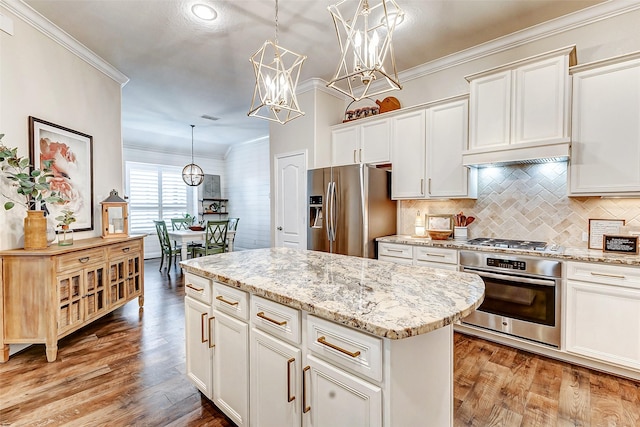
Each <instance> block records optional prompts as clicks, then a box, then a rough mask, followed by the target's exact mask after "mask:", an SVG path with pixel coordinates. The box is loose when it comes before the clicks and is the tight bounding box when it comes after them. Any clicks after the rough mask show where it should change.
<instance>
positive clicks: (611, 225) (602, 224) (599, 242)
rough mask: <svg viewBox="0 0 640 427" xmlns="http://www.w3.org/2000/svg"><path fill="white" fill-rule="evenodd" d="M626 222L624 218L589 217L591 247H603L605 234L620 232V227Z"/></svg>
mask: <svg viewBox="0 0 640 427" xmlns="http://www.w3.org/2000/svg"><path fill="white" fill-rule="evenodd" d="M624 224H625V220H624V219H593V218H589V246H588V247H589V249H602V248H603V239H602V238H603V236H604V235H605V234H618V233H619V232H620V227H623V226H624Z"/></svg>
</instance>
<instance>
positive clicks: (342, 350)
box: [318, 337, 360, 357]
mask: <svg viewBox="0 0 640 427" xmlns="http://www.w3.org/2000/svg"><path fill="white" fill-rule="evenodd" d="M318 342H319V343H320V344H322V345H326V346H327V347H330V348H332V349H334V350H338V351H339V352H340V353H344V354H346V355H347V356H351V357H358V356H360V351H359V350H358V351H356V352H353V353H352V352H350V351H349V350H345V349H344V348H342V347H338V346H337V345H335V344H331V343H330V342H328V341H327V339H326V338H325V337H320V338H318Z"/></svg>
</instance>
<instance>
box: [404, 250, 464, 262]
mask: <svg viewBox="0 0 640 427" xmlns="http://www.w3.org/2000/svg"><path fill="white" fill-rule="evenodd" d="M414 254H415V260H416V265H422V261H426V262H439V263H443V264H457V263H458V251H456V250H455V249H443V248H432V247H426V246H416V247H415V249H414Z"/></svg>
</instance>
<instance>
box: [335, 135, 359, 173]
mask: <svg viewBox="0 0 640 427" xmlns="http://www.w3.org/2000/svg"><path fill="white" fill-rule="evenodd" d="M359 141H360V127H359V126H349V127H345V128H341V129H335V130H332V131H331V164H332V165H333V166H342V165H352V164H354V163H359V162H360V160H359V159H358V154H359V153H358V149H359V148H360V145H359Z"/></svg>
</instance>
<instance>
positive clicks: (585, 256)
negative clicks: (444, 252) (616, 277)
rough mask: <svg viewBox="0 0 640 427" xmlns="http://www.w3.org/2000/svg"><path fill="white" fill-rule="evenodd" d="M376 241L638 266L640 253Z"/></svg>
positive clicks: (397, 237) (403, 239)
mask: <svg viewBox="0 0 640 427" xmlns="http://www.w3.org/2000/svg"><path fill="white" fill-rule="evenodd" d="M376 240H377V241H378V242H387V243H399V244H406V245H414V246H431V247H434V248H450V249H465V250H471V251H482V252H494V253H503V254H519V255H533V256H539V257H546V258H556V259H560V260H563V261H583V262H602V263H607V264H621V265H630V266H640V255H626V254H615V253H604V252H602V251H601V250H597V249H579V248H563V249H562V250H561V251H557V252H553V251H545V252H540V251H526V250H522V249H502V248H489V247H486V246H472V245H467V244H466V243H464V242H459V241H455V240H431V239H429V238H420V237H411V236H401V235H395V236H385V237H378V238H377V239H376Z"/></svg>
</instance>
